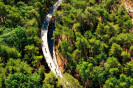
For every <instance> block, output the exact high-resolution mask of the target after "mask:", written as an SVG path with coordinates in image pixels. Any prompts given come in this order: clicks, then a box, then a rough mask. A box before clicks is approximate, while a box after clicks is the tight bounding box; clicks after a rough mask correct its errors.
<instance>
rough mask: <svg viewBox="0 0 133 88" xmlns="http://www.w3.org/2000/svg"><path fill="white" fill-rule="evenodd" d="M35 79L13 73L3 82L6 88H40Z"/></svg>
mask: <svg viewBox="0 0 133 88" xmlns="http://www.w3.org/2000/svg"><path fill="white" fill-rule="evenodd" d="M38 83H39V81H38V80H36V78H35V79H34V78H31V77H28V76H26V75H24V74H22V73H15V74H11V75H9V76H8V78H7V79H6V81H5V86H6V88H18V87H21V88H41V86H40V84H38Z"/></svg>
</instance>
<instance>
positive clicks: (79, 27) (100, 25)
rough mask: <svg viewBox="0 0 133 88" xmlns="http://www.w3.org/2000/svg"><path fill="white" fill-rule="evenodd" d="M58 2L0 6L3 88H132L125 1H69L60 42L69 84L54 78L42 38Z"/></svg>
mask: <svg viewBox="0 0 133 88" xmlns="http://www.w3.org/2000/svg"><path fill="white" fill-rule="evenodd" d="M55 2H56V0H0V88H65V87H67V88H70V87H74V88H83V87H84V88H132V87H133V34H132V33H130V30H131V29H132V28H133V24H132V21H131V18H130V17H129V15H128V13H127V11H126V9H125V7H124V6H123V5H121V0H64V2H63V3H62V4H61V8H59V10H57V11H56V12H55V13H54V18H55V19H56V20H55V25H56V31H54V39H55V42H56V45H55V47H56V49H57V51H58V53H59V56H62V57H63V58H65V59H66V60H67V61H68V62H67V64H65V66H64V67H65V69H64V73H65V74H64V78H62V79H60V78H58V80H57V78H56V77H55V75H54V73H52V72H48V69H47V68H46V67H47V66H44V65H45V64H44V59H43V54H42V50H41V39H40V34H41V33H40V32H41V27H42V23H43V21H44V18H45V16H46V14H47V12H48V11H49V10H50V8H51V6H53V4H54V3H55ZM64 38H65V39H64Z"/></svg>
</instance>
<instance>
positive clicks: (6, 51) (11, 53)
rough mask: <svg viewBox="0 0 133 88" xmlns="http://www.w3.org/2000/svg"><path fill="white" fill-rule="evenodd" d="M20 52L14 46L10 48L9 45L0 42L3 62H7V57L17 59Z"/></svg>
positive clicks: (0, 54) (0, 55)
mask: <svg viewBox="0 0 133 88" xmlns="http://www.w3.org/2000/svg"><path fill="white" fill-rule="evenodd" d="M20 56H21V54H20V53H19V52H18V51H17V50H16V48H10V47H9V46H6V45H3V44H0V57H1V58H2V61H3V62H7V60H8V59H9V58H14V59H17V58H19V57H20Z"/></svg>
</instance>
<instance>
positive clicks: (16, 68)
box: [5, 58, 32, 75]
mask: <svg viewBox="0 0 133 88" xmlns="http://www.w3.org/2000/svg"><path fill="white" fill-rule="evenodd" d="M17 72H21V73H23V74H25V75H30V74H31V73H32V68H31V67H30V66H29V65H28V64H27V63H26V62H24V61H21V60H20V59H16V60H15V59H12V58H10V59H9V60H8V62H7V63H6V66H5V74H6V75H9V74H14V73H17Z"/></svg>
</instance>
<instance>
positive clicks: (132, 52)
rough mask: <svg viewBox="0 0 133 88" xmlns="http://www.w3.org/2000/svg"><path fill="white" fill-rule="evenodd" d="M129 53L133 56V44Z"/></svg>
mask: <svg viewBox="0 0 133 88" xmlns="http://www.w3.org/2000/svg"><path fill="white" fill-rule="evenodd" d="M129 53H130V56H131V57H133V46H131V47H130V49H129Z"/></svg>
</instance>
